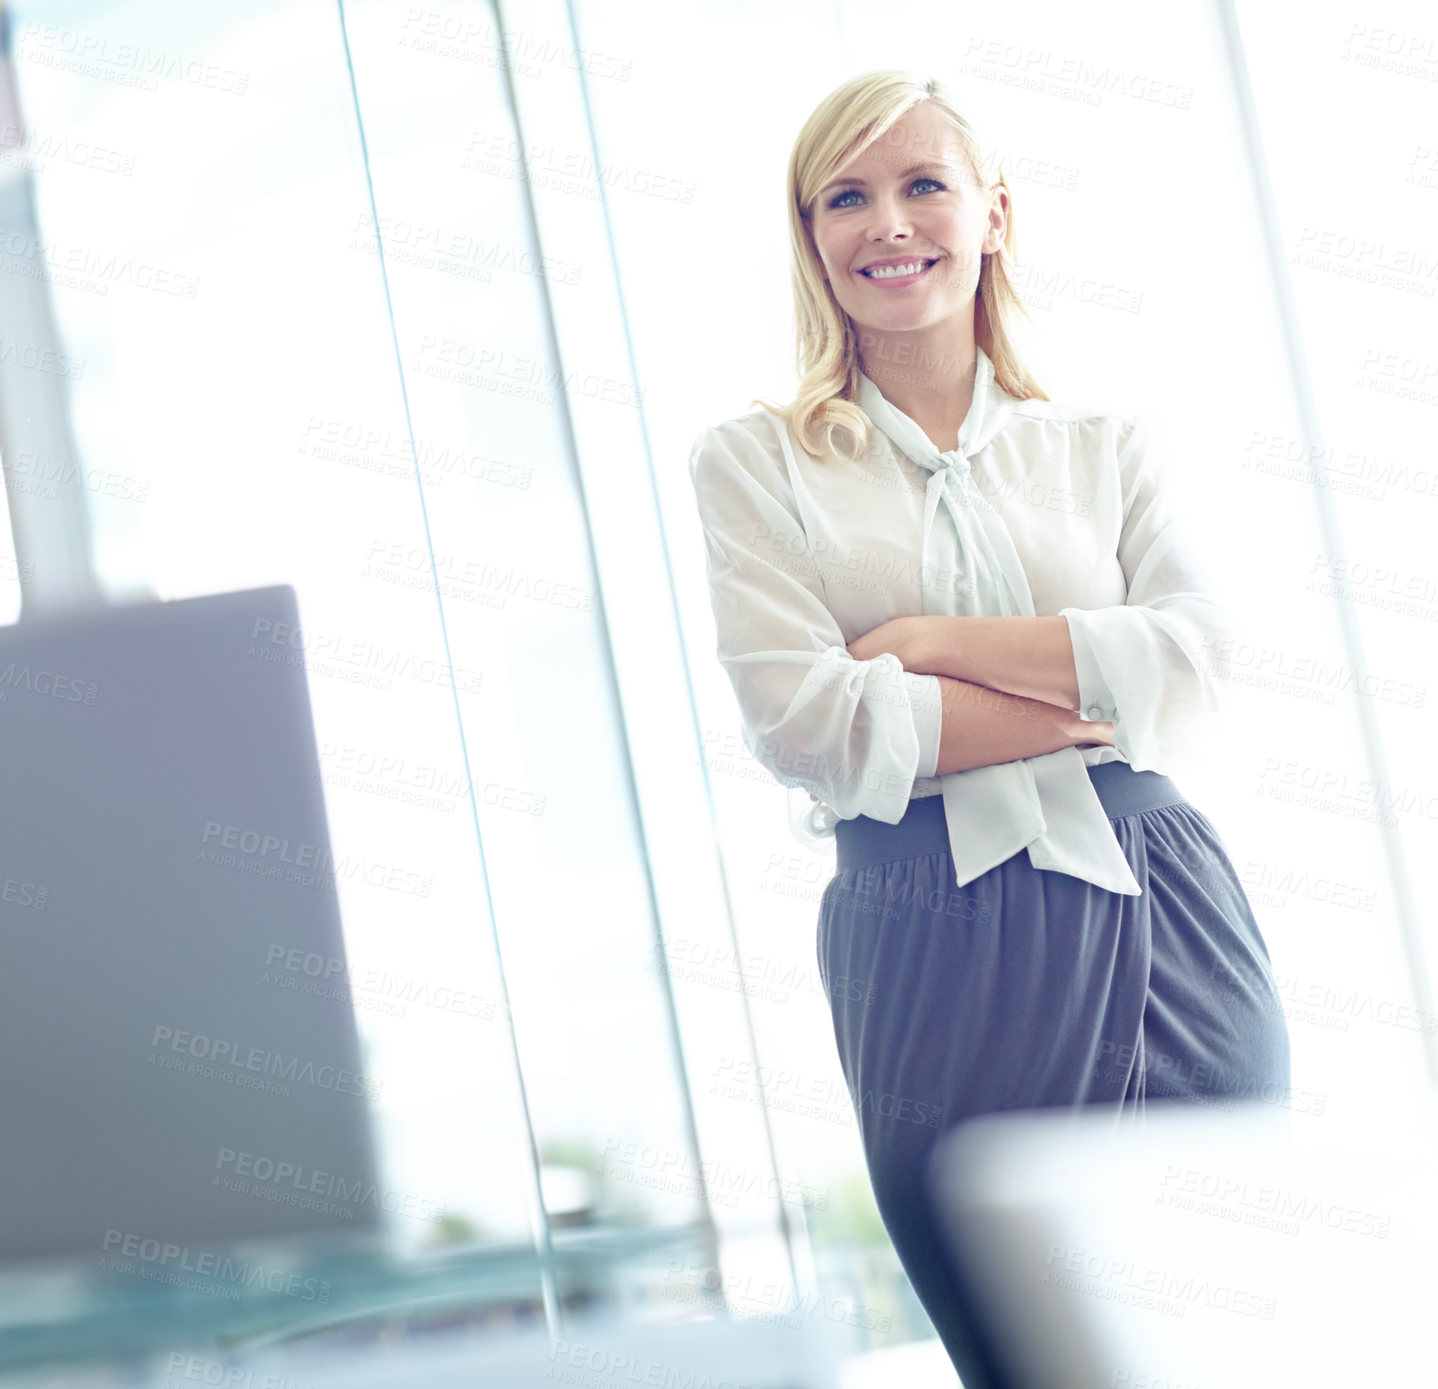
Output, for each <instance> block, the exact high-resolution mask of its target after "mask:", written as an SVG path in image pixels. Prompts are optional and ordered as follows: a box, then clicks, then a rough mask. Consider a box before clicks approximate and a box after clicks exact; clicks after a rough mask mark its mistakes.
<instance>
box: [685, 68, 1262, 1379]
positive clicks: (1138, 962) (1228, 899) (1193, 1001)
mask: <svg viewBox="0 0 1438 1389" xmlns="http://www.w3.org/2000/svg"><path fill="white" fill-rule="evenodd" d="M789 212H790V232H791V240H792V251H793V257H794V265H793V272H794V276H793V283H794V299H795V309H796V318H797V330H798V333H797V336H798V352H797V356H798V366H799V372H800V377H801V380H800V383H799V389H798V393H797V395H796V396H795V398H794V400H793V401H792V402H791V403H790V404H789V405H788V406H786V407H780V406H777V405H768V404H765V403H764V402H755V404H761V405H763V406H764V408H762V409H755V410H753V411H751V412H750V413H748V414H745V415H742V416H739V417H737V418H734V419H730V420H726V421H724V422H722V423H720V424H716V425H713V426H712V427H710V428H708V429H705V430H704V431H703V432H702V433H701V434H700V435H699V437H698V438H697V439H696V441H695V445H694V449H693V452H692V454H691V458H690V475H691V478H692V481H693V484H694V488H695V494H696V499H697V502H698V509H699V515H700V519H701V522H702V526H703V534H704V541H705V546H706V553H707V562H708V574H709V584H710V590H711V596H712V600H713V610H714V617H715V623H716V627H717V632H718V656H719V660H720V661H721V663H722V664H723V666H724V668H725V670H726V671H727V672H728V674H729V676H730V678H731V680H732V682H733V687H734V691H735V695H736V697H737V700H738V705H739V709H740V713H741V717H742V723H743V731H744V736H745V740H746V743H747V745H748V746H749V748H750V750H751V751H752V752H753V753H754V755H755V756H756V757H757V758H758V759H759V760H760V761H761V762H762V763H763V764H764V765H765V766H766V767H767V768H768V769H769V770H770V771H771V772H772V774H773V775H774V776H775V777H776V778H777V779H778V780H779V781H780V782H782V783H783V784H784V785H786V786H788V787H790V788H793V792H794V794H797V795H798V797H799V805H800V806H801V807H802V809H803V812H804V813H803V819H802V824H801V825H796V828H798V829H800V830H801V832H802V833H804V834H806V835H809V836H823V835H826V834H832V835H833V836H834V838H835V841H836V842H835V852H836V861H837V871H836V873H835V875H834V877H833V879H832V880H831V881H830V883H829V884H828V886H827V887H826V889H825V891H824V896H823V901H822V904H821V906H820V911H819V922H818V942H817V945H818V957H819V965H820V970H821V974H822V977H823V980H824V985H825V989H826V992H827V995H828V999H829V1003H830V1007H831V1010H832V1013H833V1019H834V1036H835V1040H836V1042H837V1044H838V1050H839V1057H840V1060H841V1063H842V1066H843V1070H844V1074H845V1077H846V1079H847V1082H848V1085H849V1089H850V1093H851V1095H852V1097H853V1101H854V1105H855V1111H856V1115H857V1119H858V1123H859V1127H860V1132H861V1135H862V1139H863V1144H864V1151H865V1156H866V1161H867V1164H868V1170H869V1174H870V1178H871V1180H872V1183H873V1188H874V1194H875V1197H876V1200H877V1203H878V1207H879V1210H880V1213H881V1214H882V1216H883V1219H884V1222H885V1226H886V1228H887V1230H888V1232H889V1235H890V1237H891V1239H892V1241H893V1244H894V1247H895V1249H896V1251H897V1253H898V1255H899V1258H900V1260H901V1261H902V1263H903V1266H904V1269H905V1271H906V1273H907V1274H908V1277H909V1279H910V1281H911V1283H912V1285H913V1287H914V1289H915V1291H916V1292H917V1294H918V1296H919V1298H920V1300H921V1301H922V1303H923V1305H924V1307H925V1309H926V1310H927V1312H928V1313H929V1315H930V1317H931V1318H932V1320H933V1322H934V1325H935V1327H936V1328H937V1330H938V1332H939V1335H940V1337H941V1338H942V1339H943V1342H944V1345H945V1347H946V1348H947V1350H948V1352H949V1355H950V1356H951V1358H952V1359H953V1362H954V1365H955V1367H956V1368H957V1369H958V1371H959V1372H960V1374H961V1375H962V1376H963V1381H964V1384H965V1385H966V1386H969V1389H972V1387H973V1386H975V1385H984V1384H998V1383H1001V1382H1002V1371H1001V1369H1000V1368H999V1366H998V1365H997V1363H996V1357H995V1354H994V1351H993V1349H992V1346H991V1345H990V1344H989V1342H988V1339H987V1336H986V1333H985V1330H984V1327H983V1326H982V1324H981V1322H980V1321H979V1319H978V1318H977V1317H975V1316H974V1314H973V1312H972V1310H971V1306H972V1302H971V1297H970V1295H969V1293H968V1291H966V1288H965V1284H964V1275H963V1274H962V1273H961V1271H960V1269H959V1268H958V1266H957V1265H956V1264H955V1262H954V1260H953V1259H952V1258H951V1256H950V1255H949V1253H948V1251H947V1249H946V1247H945V1244H944V1242H943V1239H942V1236H941V1227H940V1223H939V1219H938V1217H937V1215H936V1212H935V1209H934V1206H933V1203H932V1198H931V1194H930V1193H931V1188H930V1185H929V1171H928V1159H929V1157H930V1154H931V1151H932V1149H933V1147H934V1144H935V1143H936V1141H937V1140H938V1138H939V1137H940V1136H941V1134H942V1133H943V1132H944V1131H945V1130H946V1129H948V1128H951V1127H952V1126H953V1125H955V1124H958V1123H960V1122H962V1121H963V1120H964V1119H966V1118H969V1117H971V1116H973V1115H977V1114H983V1113H989V1112H994V1111H998V1110H1010V1109H1027V1108H1041V1107H1049V1106H1077V1105H1101V1106H1110V1107H1112V1108H1113V1109H1114V1111H1115V1112H1116V1114H1117V1115H1118V1116H1119V1117H1120V1118H1121V1119H1122V1118H1124V1117H1126V1116H1127V1115H1129V1114H1131V1113H1133V1112H1135V1111H1136V1110H1137V1109H1139V1108H1141V1107H1142V1106H1143V1105H1144V1103H1145V1102H1146V1101H1151V1100H1153V1099H1155V1098H1162V1099H1173V1100H1189V1101H1212V1100H1215V1099H1228V1098H1238V1099H1255V1098H1257V1099H1268V1100H1272V1101H1275V1102H1278V1103H1282V1102H1283V1100H1284V1099H1285V1097H1286V1096H1287V1093H1288V1084H1289V1043H1288V1034H1287V1030H1286V1027H1285V1023H1284V1019H1283V1014H1282V1010H1281V1008H1280V1006H1279V999H1278V995H1277V990H1276V988H1275V985H1274V981H1273V975H1272V970H1271V966H1270V962H1269V956H1268V951H1267V948H1266V946H1265V944H1264V941H1263V938H1262V936H1261V934H1260V932H1259V929H1258V925H1257V923H1256V922H1255V920H1254V917H1253V913H1252V911H1251V909H1250V905H1249V902H1248V900H1247V898H1246V896H1245V894H1244V891H1243V888H1242V885H1241V884H1240V882H1239V880H1238V877H1237V875H1236V873H1235V871H1234V868H1233V865H1232V863H1231V862H1230V860H1229V857H1228V854H1227V852H1226V849H1225V846H1224V844H1223V843H1222V841H1221V840H1220V838H1219V836H1218V834H1217V832H1216V831H1215V829H1214V828H1213V826H1212V825H1211V824H1210V823H1209V821H1208V820H1207V819H1206V818H1205V817H1204V816H1203V815H1202V814H1201V813H1200V812H1199V811H1198V810H1197V809H1195V808H1194V807H1193V806H1192V805H1191V804H1189V802H1188V801H1187V800H1186V799H1185V797H1184V796H1183V795H1182V793H1181V792H1180V791H1179V788H1178V787H1177V786H1176V785H1175V784H1174V782H1173V781H1172V780H1171V779H1170V777H1169V776H1167V775H1166V774H1165V772H1164V768H1165V767H1166V766H1169V765H1170V764H1171V763H1172V761H1173V759H1174V758H1176V757H1179V756H1183V755H1191V754H1192V753H1193V752H1194V750H1195V749H1196V748H1198V747H1199V746H1201V745H1202V742H1203V740H1204V739H1205V738H1207V737H1208V736H1209V735H1211V734H1212V733H1213V732H1214V730H1215V727H1216V725H1215V722H1214V719H1215V715H1216V713H1217V709H1218V705H1217V699H1216V696H1217V690H1216V688H1215V686H1214V683H1213V679H1212V676H1211V674H1210V663H1211V660H1212V650H1213V646H1214V643H1216V642H1219V641H1221V640H1222V639H1223V636H1224V634H1225V631H1226V626H1225V619H1224V615H1223V612H1222V609H1221V608H1220V606H1219V605H1218V604H1217V603H1216V602H1215V600H1214V598H1213V597H1212V595H1211V594H1210V592H1209V591H1208V589H1207V587H1206V585H1205V582H1204V578H1203V569H1202V567H1201V564H1200V562H1199V556H1197V555H1196V554H1195V552H1194V550H1193V548H1192V546H1191V544H1190V543H1189V542H1188V541H1187V540H1186V539H1185V538H1184V537H1183V533H1182V531H1181V529H1180V523H1179V518H1178V516H1177V515H1176V514H1175V511H1174V505H1173V493H1172V490H1171V488H1169V487H1168V486H1167V485H1166V484H1165V482H1164V477H1163V472H1162V468H1161V465H1160V463H1159V460H1158V459H1156V458H1154V457H1150V454H1149V449H1148V437H1149V436H1148V431H1147V429H1146V427H1145V425H1144V422H1143V421H1142V420H1141V419H1137V418H1135V417H1132V416H1129V415H1124V414H1115V413H1113V412H1108V411H1103V410H1097V409H1085V408H1080V407H1077V406H1070V405H1064V404H1060V403H1056V402H1054V401H1051V400H1050V399H1049V397H1048V396H1047V395H1045V394H1044V392H1043V391H1042V390H1040V388H1039V386H1038V385H1037V383H1036V382H1035V380H1034V379H1033V377H1032V376H1031V374H1030V372H1029V370H1028V369H1027V367H1026V366H1025V363H1024V362H1023V361H1022V359H1021V357H1020V354H1019V352H1018V351H1017V349H1016V346H1015V343H1014V341H1013V339H1012V329H1013V322H1014V320H1013V315H1014V314H1015V313H1016V312H1021V309H1020V307H1019V304H1018V300H1017V297H1016V295H1015V293H1014V289H1013V287H1012V284H1011V281H1010V267H1011V265H1012V263H1013V262H1012V257H1013V254H1014V221H1013V205H1012V194H1011V192H1010V190H1009V188H1008V186H1007V184H1006V183H1005V181H1004V178H1003V176H1002V173H1001V172H1000V173H998V174H997V175H995V174H992V173H991V172H990V171H989V170H988V169H987V168H986V167H985V164H984V161H983V158H982V153H981V151H980V149H979V146H978V143H977V141H976V139H975V136H974V134H973V132H972V130H971V128H970V126H969V124H968V123H967V122H966V121H965V119H964V118H963V116H962V115H961V114H960V113H959V112H958V111H957V110H956V108H955V106H954V104H953V103H952V101H951V100H950V99H949V98H948V96H947V93H946V92H945V90H944V89H943V88H941V86H940V84H938V83H937V82H934V81H930V80H925V79H923V78H918V77H914V76H911V75H909V74H905V73H901V72H878V73H872V74H869V75H866V76H861V77H857V78H854V79H853V80H851V81H849V82H846V83H844V84H843V85H842V86H841V87H839V88H838V89H837V90H835V91H834V92H832V93H831V94H830V95H829V96H828V97H827V98H825V100H824V101H822V102H821V103H820V105H819V106H818V108H817V109H816V110H815V111H814V113H813V114H812V116H811V117H810V118H809V120H808V122H807V123H806V124H805V126H804V128H803V130H802V131H801V132H800V134H799V137H798V139H797V141H796V143H795V145H794V149H793V153H792V156H791V158H790V162H789Z"/></svg>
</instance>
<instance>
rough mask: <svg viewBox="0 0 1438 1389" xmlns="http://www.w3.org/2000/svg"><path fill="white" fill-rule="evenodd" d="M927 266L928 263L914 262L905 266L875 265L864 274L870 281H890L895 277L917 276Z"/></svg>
mask: <svg viewBox="0 0 1438 1389" xmlns="http://www.w3.org/2000/svg"><path fill="white" fill-rule="evenodd" d="M927 264H928V261H923V260H914V261H910V262H909V263H908V264H907V265H875V266H872V267H871V268H870V269H868V270H865V271H864V274H866V275H867V276H868V277H869V278H870V279H871V280H892V279H893V278H894V277H895V276H896V275H917V274H918V272H919V271H920V270H922V269H923V268H924V266H926V265H927Z"/></svg>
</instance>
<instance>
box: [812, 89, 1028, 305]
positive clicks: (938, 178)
mask: <svg viewBox="0 0 1438 1389" xmlns="http://www.w3.org/2000/svg"><path fill="white" fill-rule="evenodd" d="M1007 217H1008V194H1007V193H1006V192H1005V191H1004V190H1003V189H1002V188H996V189H995V190H994V192H993V193H992V195H990V194H988V193H985V192H984V190H983V189H982V188H980V187H979V186H978V184H977V181H976V179H975V177H974V173H973V171H972V169H970V167H969V165H968V162H967V161H966V160H965V158H964V155H963V152H962V149H961V147H960V145H959V141H958V137H957V135H956V134H955V132H954V129H953V127H952V126H951V125H949V123H948V122H947V121H945V120H944V119H943V117H942V116H940V115H939V113H938V111H937V110H935V109H934V107H933V106H932V105H931V104H930V103H928V102H923V103H921V104H920V105H918V106H916V107H915V108H914V109H913V110H912V111H910V112H909V113H908V115H906V116H905V117H904V118H903V120H901V121H899V122H897V123H896V124H895V125H893V126H892V127H891V128H890V129H889V130H888V131H887V132H886V133H885V134H884V135H883V136H882V137H881V138H880V139H878V140H876V141H874V143H873V144H871V145H870V146H869V148H868V149H866V150H864V151H863V153H862V154H860V155H858V156H857V157H856V158H854V159H852V160H850V161H849V163H848V164H846V165H845V166H844V167H843V168H841V169H840V170H839V171H838V172H837V173H836V174H835V176H834V178H833V179H831V180H830V181H829V182H828V183H827V184H826V185H825V186H824V187H823V188H822V189H820V191H819V195H818V197H817V198H816V199H815V200H814V211H813V215H812V218H811V221H810V229H811V231H812V234H813V238H814V245H815V248H816V249H817V250H818V253H819V259H820V261H821V262H822V263H823V269H824V277H825V278H826V279H827V280H828V281H829V283H830V285H832V286H833V290H834V297H835V299H837V300H838V301H839V306H840V307H841V308H842V309H843V310H844V312H845V313H847V314H848V315H849V317H850V318H851V319H853V320H854V324H855V326H856V327H857V328H859V329H861V330H862V329H869V330H872V331H874V332H880V333H883V332H906V331H913V330H915V329H923V328H928V327H932V326H934V325H937V324H940V323H943V322H945V321H947V320H949V319H952V318H954V317H955V316H956V315H964V314H970V315H971V314H972V303H973V298H974V292H975V290H976V289H977V287H978V283H979V265H980V260H979V258H980V255H981V254H984V253H990V252H993V251H995V250H997V249H998V247H999V245H1000V244H1001V241H1002V238H1003V231H1004V227H1005V223H1006V220H1007ZM914 264H917V265H918V266H919V270H918V273H905V274H898V275H896V274H895V273H894V271H893V270H887V271H882V272H881V271H880V269H879V268H880V267H882V266H886V265H898V266H904V265H914ZM970 321H971V320H970Z"/></svg>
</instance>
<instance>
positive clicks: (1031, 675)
mask: <svg viewBox="0 0 1438 1389" xmlns="http://www.w3.org/2000/svg"><path fill="white" fill-rule="evenodd" d="M886 651H889V652H892V653H893V654H894V655H895V656H897V657H898V658H899V661H900V662H901V664H902V665H903V667H904V669H905V670H907V671H913V672H915V673H917V674H921V675H947V676H948V677H949V678H950V679H951V680H967V681H970V682H971V683H973V684H976V685H987V686H988V687H989V689H991V690H1001V691H1003V692H1004V693H1006V694H1012V695H1022V696H1024V697H1025V698H1027V699H1037V700H1042V701H1043V702H1044V703H1045V704H1053V705H1057V706H1058V707H1059V708H1060V709H1069V710H1074V709H1077V707H1078V702H1079V686H1078V673H1077V671H1076V670H1075V668H1074V652H1073V641H1072V639H1071V638H1070V636H1069V625H1068V622H1067V620H1066V619H1064V618H1062V617H938V616H927V617H896V618H894V619H893V620H892V621H889V622H884V623H881V624H880V625H879V626H878V627H875V628H874V630H873V631H872V632H868V633H866V634H865V635H864V636H862V637H860V638H859V639H858V640H857V641H853V642H850V643H849V646H848V652H849V654H850V655H851V656H852V657H853V658H854V659H855V660H856V661H867V660H872V659H873V658H874V657H875V656H879V655H882V654H883V653H884V652H886Z"/></svg>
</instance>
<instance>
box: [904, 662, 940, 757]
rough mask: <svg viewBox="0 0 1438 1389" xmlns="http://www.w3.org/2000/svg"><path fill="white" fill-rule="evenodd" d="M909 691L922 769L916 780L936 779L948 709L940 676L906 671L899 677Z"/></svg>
mask: <svg viewBox="0 0 1438 1389" xmlns="http://www.w3.org/2000/svg"><path fill="white" fill-rule="evenodd" d="M899 678H900V679H901V680H902V681H903V682H904V684H905V686H906V687H907V688H908V691H909V708H910V709H912V710H913V713H914V732H915V733H917V734H918V735H919V765H918V767H917V769H916V770H915V772H914V775H915V777H925V778H927V777H932V776H933V775H934V774H935V773H936V772H937V771H938V769H939V735H940V734H941V733H942V732H943V720H944V706H943V697H942V696H941V694H940V693H939V677H938V676H937V675H917V674H915V673H914V672H913V671H910V670H906V671H905V672H904V673H903V674H902V675H901V676H900V677H899Z"/></svg>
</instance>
